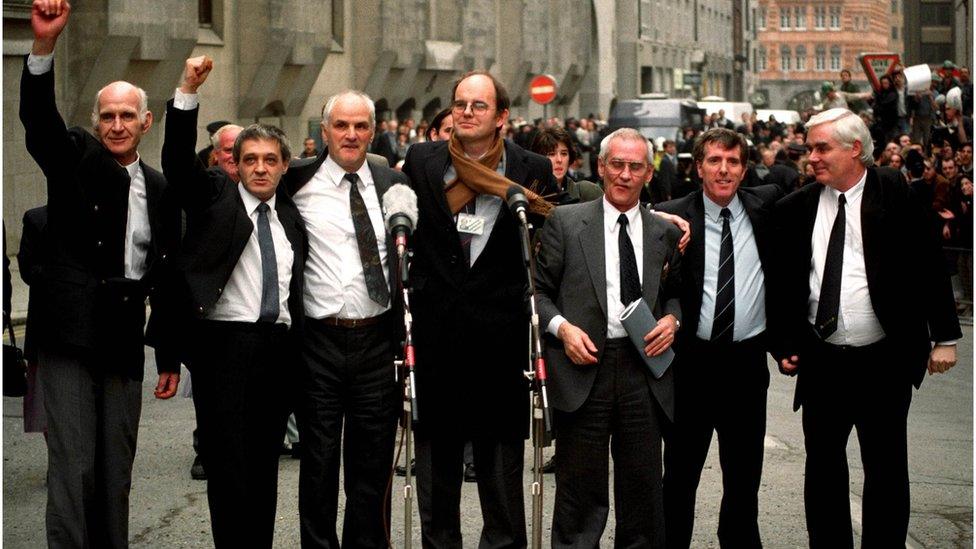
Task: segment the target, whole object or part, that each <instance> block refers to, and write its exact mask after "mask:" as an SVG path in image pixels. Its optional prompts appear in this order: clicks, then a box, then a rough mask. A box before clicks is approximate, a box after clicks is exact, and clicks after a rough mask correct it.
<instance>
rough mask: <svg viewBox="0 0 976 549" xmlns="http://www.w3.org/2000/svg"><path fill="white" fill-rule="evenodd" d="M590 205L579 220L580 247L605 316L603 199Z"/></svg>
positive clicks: (605, 266) (605, 270) (605, 256)
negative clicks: (580, 224) (580, 226)
mask: <svg viewBox="0 0 976 549" xmlns="http://www.w3.org/2000/svg"><path fill="white" fill-rule="evenodd" d="M590 204H592V206H589V205H588V206H587V207H588V211H587V212H586V213H587V215H585V216H583V218H582V219H581V220H580V222H581V223H582V224H583V228H582V229H581V230H580V232H579V242H580V248H581V249H582V250H583V257H585V258H586V268H587V269H588V270H589V271H590V280H591V281H593V291H594V292H595V293H596V298H597V301H599V302H600V310H602V311H603V318H607V254H606V249H605V242H604V236H603V200H594V201H593V202H591V203H590Z"/></svg>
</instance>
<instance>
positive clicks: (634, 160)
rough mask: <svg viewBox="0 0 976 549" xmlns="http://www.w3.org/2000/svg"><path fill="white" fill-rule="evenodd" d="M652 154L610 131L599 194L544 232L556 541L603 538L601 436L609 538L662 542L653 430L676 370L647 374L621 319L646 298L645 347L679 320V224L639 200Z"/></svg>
mask: <svg viewBox="0 0 976 549" xmlns="http://www.w3.org/2000/svg"><path fill="white" fill-rule="evenodd" d="M650 156H651V153H650V148H649V146H648V143H647V140H646V139H645V138H644V137H642V136H641V135H640V134H639V133H638V132H637V131H635V130H632V129H629V128H624V129H620V130H617V131H615V132H613V133H612V134H610V135H609V136H607V137H606V138H605V139H604V140H603V142H602V143H601V145H600V156H599V163H598V169H599V172H600V176H601V177H602V178H603V180H604V182H605V183H604V188H605V194H604V197H603V199H602V200H594V201H592V202H587V203H584V204H576V205H570V206H564V207H562V208H557V209H556V210H555V211H554V212H553V213H552V215H551V216H550V217H549V219H548V220H547V222H546V225H545V227H544V229H543V231H542V246H541V250H540V253H539V257H538V265H537V267H538V268H537V272H536V285H537V288H538V292H539V313H540V321H541V322H542V326H545V327H546V331H547V336H546V337H547V349H546V360H547V361H548V363H549V365H550V366H549V388H550V393H549V394H550V402H551V405H552V406H553V407H554V408H555V409H556V411H557V416H556V420H557V421H556V423H557V425H558V429H559V436H558V438H557V444H558V447H557V449H556V453H557V455H558V456H559V464H558V467H557V468H556V503H555V511H554V516H553V526H552V545H553V547H564V546H579V547H596V546H598V545H599V543H600V536H601V535H602V533H603V529H604V527H605V526H606V521H607V515H608V513H609V498H608V493H607V492H608V491H607V484H608V477H609V456H608V454H607V447H608V446H609V447H610V449H611V453H612V455H613V458H614V471H615V472H614V501H615V506H616V519H617V529H616V533H615V539H616V544H617V545H620V546H633V547H637V546H640V547H663V546H664V511H663V499H662V491H661V469H662V466H661V431H662V428H663V425H664V424H665V423H667V422H669V421H671V417H672V415H673V411H674V400H673V389H672V376H671V372H670V371H666V372H665V374H664V376H663V377H661V378H660V379H655V378H654V377H653V376H652V375H651V373H650V371H649V370H648V368H647V367H646V366H645V365H644V362H643V360H642V357H641V356H640V354H639V353H640V352H639V351H638V350H637V349H635V348H634V346H633V344H632V343H631V342H630V340H629V339H628V338H627V334H626V332H625V331H624V329H623V327H622V326H621V323H620V320H619V317H620V313H621V312H622V311H623V309H624V307H625V306H626V305H627V304H629V303H631V302H633V301H635V300H637V299H638V298H643V299H644V300H645V301H646V302H647V304H648V306H650V308H651V310H652V311H653V312H654V315H655V317H657V318H659V319H660V320H659V321H658V324H657V326H656V327H655V328H654V329H652V330H651V331H650V332H649V333H648V334H647V335H645V336H644V341H645V342H646V346H645V347H644V349H643V352H644V353H646V354H647V355H648V356H656V355H659V354H661V353H663V352H664V351H665V350H666V349H667V348H668V347H670V346H671V344H672V343H673V342H674V337H675V333H676V331H677V330H678V327H679V326H680V322H679V317H680V316H681V312H680V308H679V300H678V292H679V287H680V267H679V265H680V257H681V256H680V253H679V251H678V242H679V239H680V238H681V231H680V230H679V229H678V228H676V227H675V226H673V225H671V224H670V223H668V222H666V221H663V220H662V219H660V218H658V217H657V216H654V215H652V214H651V213H650V212H649V211H647V210H645V209H642V208H641V207H640V205H639V196H640V191H641V188H642V187H643V185H644V184H646V183H647V181H648V180H649V179H650V177H651V173H652V171H651V157H650Z"/></svg>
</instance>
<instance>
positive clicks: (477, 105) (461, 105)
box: [451, 100, 489, 115]
mask: <svg viewBox="0 0 976 549" xmlns="http://www.w3.org/2000/svg"><path fill="white" fill-rule="evenodd" d="M468 107H471V112H472V113H474V114H479V115H480V114H485V113H486V112H488V109H489V106H488V103H485V102H484V101H470V102H468V101H461V100H458V101H455V102H453V103H451V110H452V111H454V113H455V114H462V113H464V111H466V110H468Z"/></svg>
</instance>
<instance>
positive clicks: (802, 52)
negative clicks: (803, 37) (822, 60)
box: [796, 45, 807, 71]
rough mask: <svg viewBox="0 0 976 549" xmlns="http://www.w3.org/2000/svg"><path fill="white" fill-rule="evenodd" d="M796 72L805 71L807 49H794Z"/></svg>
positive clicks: (798, 47) (802, 47)
mask: <svg viewBox="0 0 976 549" xmlns="http://www.w3.org/2000/svg"><path fill="white" fill-rule="evenodd" d="M796 70H798V71H805V70H807V47H806V46H803V45H800V46H797V47H796Z"/></svg>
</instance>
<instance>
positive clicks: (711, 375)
mask: <svg viewBox="0 0 976 549" xmlns="http://www.w3.org/2000/svg"><path fill="white" fill-rule="evenodd" d="M748 154H749V148H748V144H747V143H746V140H745V137H744V136H743V135H741V134H738V133H735V132H733V131H732V130H728V129H725V128H714V129H711V130H708V131H707V132H705V133H703V134H702V135H700V136H699V137H698V140H697V142H696V143H695V148H694V156H695V164H696V166H697V169H698V175H699V176H701V178H702V189H701V190H700V191H696V192H694V193H692V194H690V195H688V196H686V197H684V198H681V199H678V200H674V201H672V202H666V203H664V204H659V205H658V206H657V208H658V209H659V210H662V211H666V212H670V213H673V214H677V215H680V216H681V217H683V218H684V219H686V220H688V222H689V223H690V224H691V231H692V237H691V247H690V249H689V250H688V252H687V253H686V254H685V256H684V261H683V263H682V273H683V276H682V280H681V282H682V287H681V310H682V311H683V312H684V315H685V325H684V329H683V330H682V331H681V335H680V336H679V338H678V343H677V346H676V353H677V356H676V358H675V365H674V386H675V389H674V391H675V420H674V426H673V429H672V431H671V433H670V434H669V436H668V437H667V445H666V451H665V475H664V505H665V514H666V518H667V538H668V546H669V547H684V548H687V547H689V546H690V545H691V535H692V531H693V528H694V520H695V493H696V492H697V489H698V482H699V480H700V478H701V472H702V467H704V465H705V458H706V457H707V456H708V447H709V445H710V444H711V441H712V432H713V431H714V432H717V433H718V439H719V445H720V446H719V452H720V456H721V465H722V485H723V494H722V506H721V512H720V513H721V514H720V515H719V527H718V537H719V541H720V543H721V544H722V545H723V546H728V547H760V546H761V545H762V543H761V541H760V538H759V520H758V519H759V482H760V477H761V474H762V461H763V438H764V436H765V433H766V389H767V388H768V386H769V370H768V368H767V366H766V342H765V338H764V336H765V331H766V284H765V269H764V266H765V265H769V264H770V263H771V262H772V258H771V257H770V254H772V244H773V243H772V238H773V237H772V235H771V234H769V223H768V221H767V220H768V218H769V215H770V211H771V207H772V205H773V204H774V203H775V201H776V200H777V199H778V198H779V197H781V196H782V192H781V191H780V190H779V188H778V187H776V186H775V185H763V186H760V187H753V188H742V187H740V186H739V185H740V183H741V182H742V180H743V178H744V176H745V173H746V162H747V159H748Z"/></svg>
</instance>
